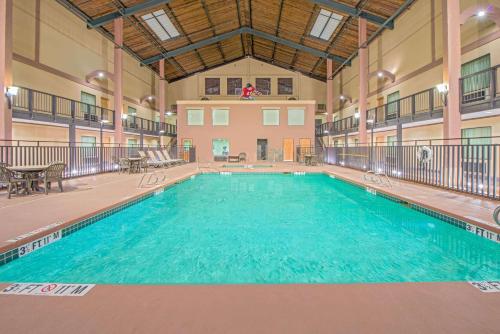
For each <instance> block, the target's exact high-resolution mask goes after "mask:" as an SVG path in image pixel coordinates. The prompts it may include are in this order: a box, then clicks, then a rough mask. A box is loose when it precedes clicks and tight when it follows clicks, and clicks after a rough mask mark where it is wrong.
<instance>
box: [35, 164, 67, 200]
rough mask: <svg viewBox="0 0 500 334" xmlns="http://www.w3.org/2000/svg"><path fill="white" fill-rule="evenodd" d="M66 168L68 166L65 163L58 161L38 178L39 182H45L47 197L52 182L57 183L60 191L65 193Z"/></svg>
mask: <svg viewBox="0 0 500 334" xmlns="http://www.w3.org/2000/svg"><path fill="white" fill-rule="evenodd" d="M65 168H66V164H65V163H64V162H61V161H56V162H53V163H51V164H50V165H49V167H47V168H46V169H45V170H44V171H43V173H42V175H41V176H40V177H39V178H38V181H43V183H44V184H45V195H48V194H49V189H50V184H51V182H57V184H58V185H59V190H60V191H61V192H63V186H62V180H63V172H64V169H65ZM35 181H36V180H35Z"/></svg>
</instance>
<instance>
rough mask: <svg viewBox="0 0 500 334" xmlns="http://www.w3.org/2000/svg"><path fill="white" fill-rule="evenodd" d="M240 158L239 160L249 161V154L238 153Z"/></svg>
mask: <svg viewBox="0 0 500 334" xmlns="http://www.w3.org/2000/svg"><path fill="white" fill-rule="evenodd" d="M238 160H239V162H242V161H245V162H247V154H246V153H245V152H241V153H240V154H238Z"/></svg>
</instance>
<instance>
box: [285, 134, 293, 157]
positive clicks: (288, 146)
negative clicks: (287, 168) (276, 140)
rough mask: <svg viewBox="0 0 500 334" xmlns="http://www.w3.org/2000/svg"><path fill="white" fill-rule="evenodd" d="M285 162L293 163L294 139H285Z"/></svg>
mask: <svg viewBox="0 0 500 334" xmlns="http://www.w3.org/2000/svg"><path fill="white" fill-rule="evenodd" d="M283 161H293V138H285V139H283Z"/></svg>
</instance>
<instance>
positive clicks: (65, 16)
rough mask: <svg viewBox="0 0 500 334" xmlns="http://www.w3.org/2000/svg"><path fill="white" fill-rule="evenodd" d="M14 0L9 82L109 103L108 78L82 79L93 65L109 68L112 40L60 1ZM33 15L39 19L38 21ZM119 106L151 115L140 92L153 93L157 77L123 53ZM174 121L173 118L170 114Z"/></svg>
mask: <svg viewBox="0 0 500 334" xmlns="http://www.w3.org/2000/svg"><path fill="white" fill-rule="evenodd" d="M36 3H37V1H36V0H16V1H14V9H13V25H14V27H13V29H14V32H13V33H14V36H13V38H14V63H13V77H14V84H15V85H17V86H21V87H28V88H33V89H37V90H40V91H43V92H48V93H51V94H56V95H60V96H63V97H66V98H70V99H75V100H80V95H81V92H82V91H85V92H87V93H90V94H93V95H96V97H97V105H101V101H100V98H101V96H103V97H106V98H108V99H109V103H110V108H113V83H112V81H111V80H92V81H91V82H90V83H87V82H85V76H86V75H87V74H88V73H90V72H91V71H94V70H106V71H109V72H111V73H112V72H113V49H114V46H113V43H112V42H111V41H109V40H108V39H106V38H105V37H104V36H102V35H101V34H100V33H98V32H97V31H95V30H92V29H87V27H86V25H85V23H84V22H83V21H82V20H81V19H79V18H78V17H76V16H75V15H74V14H72V13H71V12H69V11H68V10H67V9H66V8H64V7H63V6H61V5H59V4H58V3H57V2H56V1H52V0H40V1H39V5H40V7H39V10H37V6H36ZM37 18H38V19H39V24H37ZM123 58H124V59H123V64H124V68H123V94H124V111H125V112H126V111H127V107H128V106H131V107H133V108H136V109H137V115H138V116H139V117H143V118H146V119H154V116H155V115H156V114H157V112H156V111H155V108H154V106H150V105H148V104H147V103H146V102H145V103H144V104H142V105H141V104H140V98H141V97H142V96H145V95H157V89H158V77H157V76H156V75H155V74H154V73H153V72H152V71H150V70H149V69H148V68H146V67H141V66H140V65H139V63H138V61H137V60H136V59H134V58H132V57H131V56H130V55H128V54H127V53H124V57H123ZM173 121H175V120H173Z"/></svg>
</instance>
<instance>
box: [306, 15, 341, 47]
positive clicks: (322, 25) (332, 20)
mask: <svg viewBox="0 0 500 334" xmlns="http://www.w3.org/2000/svg"><path fill="white" fill-rule="evenodd" d="M341 21H342V15H339V14H336V13H333V12H330V11H328V10H326V9H321V10H320V11H319V14H318V17H317V18H316V21H315V22H314V25H313V27H312V29H311V36H313V37H316V38H321V39H323V40H325V41H328V40H330V38H331V37H332V35H333V32H334V31H335V29H337V27H338V25H339V24H340V22H341Z"/></svg>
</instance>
